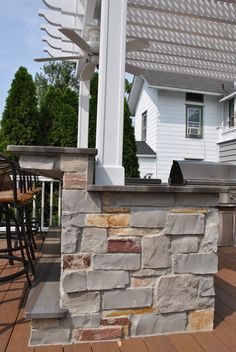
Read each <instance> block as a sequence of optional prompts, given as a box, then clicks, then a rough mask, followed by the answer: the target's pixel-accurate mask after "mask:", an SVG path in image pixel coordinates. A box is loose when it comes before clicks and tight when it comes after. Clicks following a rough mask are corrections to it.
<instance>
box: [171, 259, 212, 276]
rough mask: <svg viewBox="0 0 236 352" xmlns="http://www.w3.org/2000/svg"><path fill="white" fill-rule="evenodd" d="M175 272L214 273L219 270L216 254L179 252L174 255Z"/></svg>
mask: <svg viewBox="0 0 236 352" xmlns="http://www.w3.org/2000/svg"><path fill="white" fill-rule="evenodd" d="M173 266H174V272H175V273H177V274H183V273H191V274H214V273H216V272H217V271H218V258H217V255H215V254H182V255H181V254H179V255H174V256H173Z"/></svg>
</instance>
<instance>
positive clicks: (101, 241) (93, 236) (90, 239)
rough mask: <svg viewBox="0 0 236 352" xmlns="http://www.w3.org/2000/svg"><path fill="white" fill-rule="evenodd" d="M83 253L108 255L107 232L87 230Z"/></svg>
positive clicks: (82, 247) (82, 244) (104, 230)
mask: <svg viewBox="0 0 236 352" xmlns="http://www.w3.org/2000/svg"><path fill="white" fill-rule="evenodd" d="M81 251H82V252H95V253H106V251H107V230H106V229H99V228H85V229H84V230H83V234H82V243H81Z"/></svg>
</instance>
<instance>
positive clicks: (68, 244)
mask: <svg viewBox="0 0 236 352" xmlns="http://www.w3.org/2000/svg"><path fill="white" fill-rule="evenodd" d="M78 243H79V232H78V233H71V234H70V233H68V232H65V231H62V235H61V252H62V253H75V252H76V250H77V247H78Z"/></svg>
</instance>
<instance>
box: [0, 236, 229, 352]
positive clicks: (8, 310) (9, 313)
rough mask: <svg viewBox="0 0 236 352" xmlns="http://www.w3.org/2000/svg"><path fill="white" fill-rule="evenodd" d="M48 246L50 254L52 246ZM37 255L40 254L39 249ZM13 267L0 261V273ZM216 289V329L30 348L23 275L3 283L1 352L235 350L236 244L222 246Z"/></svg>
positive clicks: (1, 297)
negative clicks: (25, 316) (233, 245)
mask: <svg viewBox="0 0 236 352" xmlns="http://www.w3.org/2000/svg"><path fill="white" fill-rule="evenodd" d="M38 247H39V248H40V243H39V246H38ZM46 250H48V254H49V256H50V255H51V251H50V248H49V247H47V249H46ZM44 254H46V253H44ZM37 255H38V257H40V252H38V253H37ZM12 270H17V269H16V266H14V268H13V267H9V266H8V265H6V263H3V262H0V273H1V272H2V274H3V271H4V272H6V271H8V272H10V271H12ZM215 291H216V311H215V331H214V332H202V333H193V334H172V335H168V336H165V335H162V336H152V337H144V338H130V339H127V340H123V341H121V343H119V344H118V343H117V342H103V343H84V344H79V345H73V346H71V345H69V346H49V347H32V348H29V347H28V340H29V334H30V321H29V320H27V319H25V318H24V314H25V311H24V302H25V300H26V297H27V294H28V292H27V290H26V283H25V279H24V278H23V277H21V278H19V279H18V280H15V281H14V282H12V283H5V284H2V285H0V352H19V351H20V352H27V351H29V352H43V351H45V352H47V351H48V352H198V351H199V352H228V351H231V352H233V351H236V248H220V249H219V272H218V273H217V274H216V275H215ZM22 297H23V299H22Z"/></svg>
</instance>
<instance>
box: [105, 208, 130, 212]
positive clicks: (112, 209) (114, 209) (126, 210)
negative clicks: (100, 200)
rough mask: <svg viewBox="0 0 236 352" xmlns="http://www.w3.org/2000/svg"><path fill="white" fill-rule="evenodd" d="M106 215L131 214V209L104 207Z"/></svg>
mask: <svg viewBox="0 0 236 352" xmlns="http://www.w3.org/2000/svg"><path fill="white" fill-rule="evenodd" d="M103 211H104V213H110V214H117V213H130V208H125V207H116V208H115V207H104V208H103Z"/></svg>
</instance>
